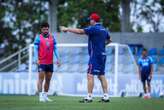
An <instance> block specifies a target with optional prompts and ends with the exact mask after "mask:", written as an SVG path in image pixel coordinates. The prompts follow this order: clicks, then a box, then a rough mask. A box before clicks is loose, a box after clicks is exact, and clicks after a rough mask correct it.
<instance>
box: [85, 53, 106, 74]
mask: <svg viewBox="0 0 164 110" xmlns="http://www.w3.org/2000/svg"><path fill="white" fill-rule="evenodd" d="M105 63H106V55H97V56H95V57H91V58H90V59H89V63H88V74H92V75H104V74H105Z"/></svg>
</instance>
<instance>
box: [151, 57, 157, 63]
mask: <svg viewBox="0 0 164 110" xmlns="http://www.w3.org/2000/svg"><path fill="white" fill-rule="evenodd" d="M151 57H152V59H153V63H154V64H157V62H158V56H157V55H152V56H151Z"/></svg>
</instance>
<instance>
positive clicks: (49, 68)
mask: <svg viewBox="0 0 164 110" xmlns="http://www.w3.org/2000/svg"><path fill="white" fill-rule="evenodd" d="M38 72H53V64H39V65H38Z"/></svg>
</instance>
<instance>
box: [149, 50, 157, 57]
mask: <svg viewBox="0 0 164 110" xmlns="http://www.w3.org/2000/svg"><path fill="white" fill-rule="evenodd" d="M148 54H149V55H157V48H151V49H149V50H148Z"/></svg>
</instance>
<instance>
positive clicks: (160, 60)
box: [158, 57, 164, 65]
mask: <svg viewBox="0 0 164 110" xmlns="http://www.w3.org/2000/svg"><path fill="white" fill-rule="evenodd" d="M158 63H159V64H161V65H164V57H162V58H160V59H159V62H158Z"/></svg>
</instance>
